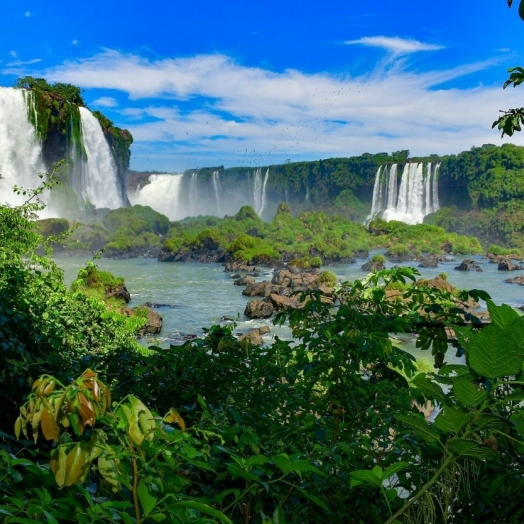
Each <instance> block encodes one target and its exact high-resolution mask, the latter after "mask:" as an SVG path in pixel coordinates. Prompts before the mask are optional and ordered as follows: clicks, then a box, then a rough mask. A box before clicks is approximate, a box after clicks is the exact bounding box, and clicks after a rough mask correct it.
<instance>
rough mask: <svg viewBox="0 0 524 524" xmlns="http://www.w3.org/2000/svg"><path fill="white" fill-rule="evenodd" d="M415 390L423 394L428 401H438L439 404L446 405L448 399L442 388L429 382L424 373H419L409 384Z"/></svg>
mask: <svg viewBox="0 0 524 524" xmlns="http://www.w3.org/2000/svg"><path fill="white" fill-rule="evenodd" d="M411 383H412V384H413V385H414V386H415V387H416V388H417V389H419V390H420V391H422V393H424V396H425V397H427V398H428V399H429V400H438V401H439V402H440V403H441V404H447V403H448V399H447V397H446V394H445V393H444V391H442V388H441V387H440V386H439V385H438V384H435V383H434V382H432V381H431V380H429V378H427V377H426V374H425V373H420V374H419V375H417V376H416V377H415V378H414V379H413V380H412V382H411Z"/></svg>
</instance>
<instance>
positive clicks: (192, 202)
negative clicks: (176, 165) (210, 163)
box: [187, 172, 198, 209]
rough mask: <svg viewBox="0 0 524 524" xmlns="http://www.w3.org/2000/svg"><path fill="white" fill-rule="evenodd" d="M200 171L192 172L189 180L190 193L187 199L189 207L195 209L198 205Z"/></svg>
mask: <svg viewBox="0 0 524 524" xmlns="http://www.w3.org/2000/svg"><path fill="white" fill-rule="evenodd" d="M197 191H198V173H196V172H195V173H191V179H190V181H189V193H188V195H187V201H188V203H189V208H190V209H194V208H195V207H196V206H197V203H198V202H197V200H198V193H197Z"/></svg>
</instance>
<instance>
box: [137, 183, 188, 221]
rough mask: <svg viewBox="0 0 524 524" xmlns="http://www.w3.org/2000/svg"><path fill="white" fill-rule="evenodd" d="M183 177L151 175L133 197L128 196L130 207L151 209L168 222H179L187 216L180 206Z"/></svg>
mask: <svg viewBox="0 0 524 524" xmlns="http://www.w3.org/2000/svg"><path fill="white" fill-rule="evenodd" d="M182 178H183V175H167V174H165V175H164V174H162V175H151V176H150V177H149V184H146V185H145V186H144V187H143V188H142V189H140V191H138V192H137V193H135V194H134V195H129V200H130V201H131V204H132V205H141V206H149V207H152V208H153V209H154V210H155V211H158V212H159V213H162V214H163V215H166V216H167V217H168V218H169V219H170V220H181V219H183V218H185V217H186V216H187V214H186V207H185V206H181V205H180V204H181V201H182V198H181V189H182Z"/></svg>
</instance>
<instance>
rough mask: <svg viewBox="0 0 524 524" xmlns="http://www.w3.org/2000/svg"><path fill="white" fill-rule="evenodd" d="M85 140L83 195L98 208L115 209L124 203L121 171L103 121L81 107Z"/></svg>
mask: <svg viewBox="0 0 524 524" xmlns="http://www.w3.org/2000/svg"><path fill="white" fill-rule="evenodd" d="M79 110H80V118H81V129H82V141H83V144H84V148H85V151H86V155H87V160H82V161H81V163H80V164H81V165H80V169H81V170H82V174H81V177H80V180H81V181H82V186H83V187H82V196H83V197H84V199H86V200H88V201H89V202H90V203H91V204H93V205H94V206H95V207H108V208H110V209H116V208H118V207H123V206H124V205H125V204H124V202H123V200H122V197H121V196H120V191H119V187H118V185H119V184H118V172H117V168H116V164H115V161H114V159H113V155H112V154H111V149H110V148H109V144H108V143H107V140H106V138H105V136H104V132H103V131H102V127H101V126H100V122H99V121H98V120H97V119H96V117H95V116H94V115H93V114H92V113H91V111H89V109H87V108H85V107H79Z"/></svg>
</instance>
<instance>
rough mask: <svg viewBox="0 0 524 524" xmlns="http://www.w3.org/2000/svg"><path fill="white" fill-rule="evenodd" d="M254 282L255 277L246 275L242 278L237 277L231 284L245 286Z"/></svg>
mask: <svg viewBox="0 0 524 524" xmlns="http://www.w3.org/2000/svg"><path fill="white" fill-rule="evenodd" d="M254 283H255V279H254V278H253V277H249V276H246V277H244V278H237V279H236V280H235V281H234V282H233V284H235V286H247V285H253V284H254Z"/></svg>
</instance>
